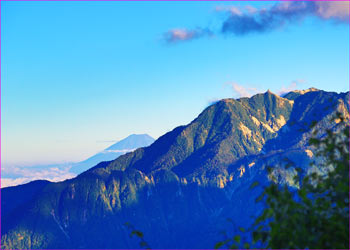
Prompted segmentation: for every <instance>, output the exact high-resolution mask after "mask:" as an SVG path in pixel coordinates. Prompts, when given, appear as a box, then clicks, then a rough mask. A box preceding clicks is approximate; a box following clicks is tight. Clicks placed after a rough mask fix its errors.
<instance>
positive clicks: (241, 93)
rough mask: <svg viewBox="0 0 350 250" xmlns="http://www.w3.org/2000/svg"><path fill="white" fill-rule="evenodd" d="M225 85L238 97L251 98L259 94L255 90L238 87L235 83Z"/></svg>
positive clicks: (257, 90) (258, 91)
mask: <svg viewBox="0 0 350 250" xmlns="http://www.w3.org/2000/svg"><path fill="white" fill-rule="evenodd" d="M226 85H228V86H230V87H231V88H232V90H233V92H234V93H235V94H236V95H237V96H238V97H251V96H253V95H255V94H257V93H260V92H261V91H260V90H259V89H257V88H254V87H248V86H243V85H240V84H238V83H236V82H229V83H226Z"/></svg>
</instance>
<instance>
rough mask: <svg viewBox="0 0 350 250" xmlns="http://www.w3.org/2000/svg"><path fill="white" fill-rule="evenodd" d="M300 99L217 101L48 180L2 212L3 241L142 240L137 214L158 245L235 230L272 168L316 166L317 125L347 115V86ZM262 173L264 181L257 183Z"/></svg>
mask: <svg viewBox="0 0 350 250" xmlns="http://www.w3.org/2000/svg"><path fill="white" fill-rule="evenodd" d="M286 96H288V94H287V95H286ZM294 97H295V96H294ZM294 97H293V98H291V100H290V99H288V98H282V97H279V96H277V95H275V94H273V93H271V92H266V93H264V94H257V95H255V96H253V97H251V98H241V99H238V100H234V99H225V100H222V101H219V102H217V103H215V104H213V105H211V106H209V107H208V108H206V109H205V110H204V111H203V112H202V113H201V114H200V115H199V116H198V117H197V118H196V119H195V120H194V121H192V122H191V123H190V124H188V125H187V126H181V127H177V128H175V129H174V130H173V131H171V132H169V133H167V134H165V135H163V136H162V137H160V138H159V139H158V140H156V141H155V142H154V143H153V144H152V145H150V146H149V147H144V148H140V149H137V150H135V151H133V152H131V153H127V154H125V155H122V156H120V157H118V158H117V159H116V160H114V161H110V162H102V163H100V164H98V165H97V166H95V167H93V168H91V169H90V170H88V171H86V172H84V173H82V174H80V175H79V176H77V177H76V178H74V179H71V180H67V181H64V182H61V183H51V184H48V185H46V186H45V187H43V189H42V190H41V191H40V192H39V193H38V194H37V195H36V196H35V198H33V199H31V200H30V201H28V202H26V203H25V204H24V205H23V206H21V209H20V210H19V209H13V210H12V211H9V212H8V215H7V216H5V217H2V238H1V240H2V246H4V247H6V248H137V247H139V245H138V241H137V239H136V238H133V239H131V238H129V234H130V231H128V228H127V227H125V226H124V223H125V222H129V223H131V224H132V225H134V226H135V228H137V229H138V230H140V231H142V232H143V233H144V237H145V239H146V240H147V242H148V243H149V244H150V246H151V247H153V248H212V247H213V246H214V243H215V242H217V241H219V240H220V239H221V237H222V236H221V235H220V231H222V230H226V231H227V232H231V233H234V232H237V231H238V228H239V226H245V227H246V226H247V225H249V224H251V223H252V222H253V221H254V218H255V217H256V216H257V215H258V214H259V213H260V211H261V209H262V208H263V207H262V204H256V203H255V198H256V197H257V196H258V195H259V193H260V192H261V188H262V187H263V186H264V185H266V184H267V183H268V182H269V177H268V174H267V171H266V166H273V167H274V171H273V173H272V174H273V175H275V176H276V177H277V179H278V181H279V182H280V183H290V181H291V179H292V178H293V176H294V169H293V168H291V169H285V168H284V167H283V166H284V165H285V164H284V163H283V159H285V158H288V159H290V160H291V161H293V162H294V163H295V164H297V165H298V166H301V167H303V168H304V170H305V171H308V170H309V167H308V164H309V163H310V161H312V160H317V159H315V158H314V155H313V150H314V149H313V148H311V147H309V145H308V143H307V142H308V138H310V135H311V132H312V130H313V129H315V128H317V129H319V130H320V133H319V135H320V136H322V133H323V132H324V131H325V129H328V128H333V127H336V126H337V124H336V123H335V122H332V121H331V119H330V118H331V116H332V115H333V114H335V112H337V111H340V112H341V113H343V115H344V116H345V117H346V118H348V117H349V106H348V102H349V93H342V94H337V93H332V92H324V91H318V90H315V91H309V92H305V93H302V94H300V95H299V96H297V97H295V98H294ZM313 121H317V122H318V124H317V126H316V127H314V128H311V127H310V125H311V123H312V122H313ZM322 131H323V132H322ZM254 181H259V182H260V183H261V184H262V185H261V186H260V187H259V188H257V189H254V190H251V189H249V187H250V185H251V184H252V183H253V182H254ZM28 185H31V184H28ZM227 218H231V219H232V221H233V222H234V226H232V224H228V223H227V220H226V219H227Z"/></svg>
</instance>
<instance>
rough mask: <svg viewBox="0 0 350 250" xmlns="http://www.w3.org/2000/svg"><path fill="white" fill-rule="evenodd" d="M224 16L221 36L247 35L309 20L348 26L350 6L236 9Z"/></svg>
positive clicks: (320, 4)
mask: <svg viewBox="0 0 350 250" xmlns="http://www.w3.org/2000/svg"><path fill="white" fill-rule="evenodd" d="M226 12H228V13H229V17H228V18H227V19H226V20H225V21H224V22H223V24H222V27H221V32H222V33H231V34H234V35H246V34H249V33H254V32H255V33H264V32H268V31H272V30H276V29H279V28H282V27H284V26H286V25H288V24H291V23H294V22H298V21H301V20H303V19H304V18H306V17H308V16H314V17H318V18H320V19H322V20H332V21H336V22H348V19H349V2H345V1H344V2H335V1H332V2H324V1H320V2H317V1H310V2H301V1H293V2H281V3H277V4H275V5H274V6H272V7H270V8H262V9H259V10H256V11H245V10H243V9H237V11H234V12H232V11H231V10H230V9H229V10H227V11H226Z"/></svg>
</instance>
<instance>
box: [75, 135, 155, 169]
mask: <svg viewBox="0 0 350 250" xmlns="http://www.w3.org/2000/svg"><path fill="white" fill-rule="evenodd" d="M153 142H154V139H153V138H152V137H151V136H149V135H148V134H132V135H129V136H128V137H126V138H124V139H122V140H120V141H118V142H116V143H115V144H113V145H111V146H109V147H108V148H106V149H105V150H103V151H102V152H100V153H98V154H95V155H93V156H91V157H90V158H88V159H86V160H85V161H82V162H78V163H76V164H73V167H72V168H71V169H70V171H71V172H72V173H75V174H80V173H82V172H84V171H86V170H88V169H89V168H91V167H93V166H95V165H96V164H98V163H100V162H103V161H111V160H114V159H116V158H117V157H118V156H121V155H123V154H125V153H128V152H131V151H134V150H135V149H137V148H141V147H147V146H149V145H151V144H152V143H153Z"/></svg>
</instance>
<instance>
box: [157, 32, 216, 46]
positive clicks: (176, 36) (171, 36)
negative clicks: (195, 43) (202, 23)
mask: <svg viewBox="0 0 350 250" xmlns="http://www.w3.org/2000/svg"><path fill="white" fill-rule="evenodd" d="M212 35H213V32H212V31H211V30H210V29H208V28H206V29H202V28H196V29H193V30H189V29H171V30H169V31H167V32H165V33H164V34H163V39H164V41H165V42H166V43H169V44H171V43H177V42H183V41H190V40H194V39H198V38H201V37H210V36H212Z"/></svg>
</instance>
